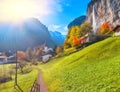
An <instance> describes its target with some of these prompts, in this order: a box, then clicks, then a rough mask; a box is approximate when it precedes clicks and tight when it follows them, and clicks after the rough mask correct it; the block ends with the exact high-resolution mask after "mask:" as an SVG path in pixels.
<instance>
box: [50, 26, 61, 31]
mask: <svg viewBox="0 0 120 92" xmlns="http://www.w3.org/2000/svg"><path fill="white" fill-rule="evenodd" d="M48 28H49V30H51V31H57V30H59V29H61V25H50V26H49V27H48Z"/></svg>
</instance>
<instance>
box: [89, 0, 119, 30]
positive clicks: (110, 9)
mask: <svg viewBox="0 0 120 92" xmlns="http://www.w3.org/2000/svg"><path fill="white" fill-rule="evenodd" d="M93 11H94V13H93ZM93 14H94V15H95V21H96V26H97V28H98V27H99V26H100V25H101V24H102V23H103V22H105V21H106V22H110V23H112V24H113V25H114V26H115V25H118V24H120V0H93V1H91V2H90V3H89V5H88V9H87V16H88V19H87V20H88V21H89V22H91V23H92V24H93V19H94V18H93Z"/></svg>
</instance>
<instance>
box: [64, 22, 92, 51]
mask: <svg viewBox="0 0 120 92" xmlns="http://www.w3.org/2000/svg"><path fill="white" fill-rule="evenodd" d="M91 30H92V25H91V24H90V23H88V22H85V23H83V24H82V25H81V26H73V27H71V28H70V29H69V30H68V34H67V36H66V40H65V42H64V49H68V48H70V47H74V46H76V45H77V46H78V47H79V46H80V45H81V39H80V38H81V37H82V36H84V35H85V34H87V33H88V32H90V31H91Z"/></svg>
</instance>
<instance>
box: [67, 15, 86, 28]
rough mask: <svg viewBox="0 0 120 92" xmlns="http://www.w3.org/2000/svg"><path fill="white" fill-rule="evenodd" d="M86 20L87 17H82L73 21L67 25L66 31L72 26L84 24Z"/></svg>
mask: <svg viewBox="0 0 120 92" xmlns="http://www.w3.org/2000/svg"><path fill="white" fill-rule="evenodd" d="M86 19H87V17H86V16H84V15H83V16H80V17H78V18H76V19H74V20H73V21H72V22H70V23H69V24H68V29H70V28H71V27H72V26H80V25H81V24H82V23H83V22H85V20H86Z"/></svg>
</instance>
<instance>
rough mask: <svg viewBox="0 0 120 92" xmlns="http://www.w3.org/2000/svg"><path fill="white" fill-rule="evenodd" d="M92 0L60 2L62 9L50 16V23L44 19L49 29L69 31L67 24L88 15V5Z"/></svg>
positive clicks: (66, 0)
mask: <svg viewBox="0 0 120 92" xmlns="http://www.w3.org/2000/svg"><path fill="white" fill-rule="evenodd" d="M89 2H90V0H63V1H62V2H60V3H59V4H60V6H61V11H59V12H57V14H54V15H53V16H51V17H50V21H49V22H50V23H49V22H46V21H43V22H44V23H45V24H46V25H48V27H49V30H52V31H60V32H62V33H63V34H66V33H67V25H68V24H69V23H70V22H71V21H72V20H74V19H75V18H77V17H79V16H81V15H86V10H87V5H88V3H89Z"/></svg>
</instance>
